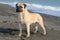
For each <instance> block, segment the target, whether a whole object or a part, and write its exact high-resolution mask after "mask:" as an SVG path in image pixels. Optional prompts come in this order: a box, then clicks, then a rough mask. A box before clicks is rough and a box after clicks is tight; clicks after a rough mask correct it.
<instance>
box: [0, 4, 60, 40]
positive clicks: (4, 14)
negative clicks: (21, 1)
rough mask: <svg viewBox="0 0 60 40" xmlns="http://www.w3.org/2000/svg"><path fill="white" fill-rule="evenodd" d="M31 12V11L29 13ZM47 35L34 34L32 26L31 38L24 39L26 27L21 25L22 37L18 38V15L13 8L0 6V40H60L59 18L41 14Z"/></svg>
mask: <svg viewBox="0 0 60 40" xmlns="http://www.w3.org/2000/svg"><path fill="white" fill-rule="evenodd" d="M30 12H32V11H30ZM39 14H40V15H42V17H43V19H44V25H45V27H46V30H47V35H46V36H44V35H42V33H43V30H42V29H41V28H40V27H39V31H38V32H37V33H36V34H34V28H33V27H32V26H34V24H33V25H32V26H31V37H30V38H27V37H26V27H25V24H23V35H22V37H19V36H18V34H19V26H18V13H16V10H15V8H14V7H11V6H9V5H5V4H0V40H60V17H56V16H51V15H46V14H42V13H39Z"/></svg>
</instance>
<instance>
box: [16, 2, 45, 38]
mask: <svg viewBox="0 0 60 40" xmlns="http://www.w3.org/2000/svg"><path fill="white" fill-rule="evenodd" d="M16 12H18V13H19V16H18V19H19V21H20V23H25V24H26V28H27V37H30V24H32V23H35V22H38V23H39V24H40V26H41V28H42V29H43V32H44V33H43V34H44V35H46V29H45V27H44V23H43V18H42V16H41V15H39V14H38V13H30V12H29V11H28V10H27V9H26V4H24V3H17V4H16ZM19 27H20V33H19V36H21V35H22V27H21V26H20V24H19ZM37 31H38V27H37V26H35V33H36V32H37Z"/></svg>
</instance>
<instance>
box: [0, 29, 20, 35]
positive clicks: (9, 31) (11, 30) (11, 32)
mask: <svg viewBox="0 0 60 40" xmlns="http://www.w3.org/2000/svg"><path fill="white" fill-rule="evenodd" d="M17 32H19V30H18V29H11V28H0V33H4V34H5V33H8V34H10V35H14V34H16V33H17Z"/></svg>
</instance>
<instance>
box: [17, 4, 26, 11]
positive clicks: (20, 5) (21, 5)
mask: <svg viewBox="0 0 60 40" xmlns="http://www.w3.org/2000/svg"><path fill="white" fill-rule="evenodd" d="M25 8H26V4H23V3H17V4H16V12H23V11H24V9H25Z"/></svg>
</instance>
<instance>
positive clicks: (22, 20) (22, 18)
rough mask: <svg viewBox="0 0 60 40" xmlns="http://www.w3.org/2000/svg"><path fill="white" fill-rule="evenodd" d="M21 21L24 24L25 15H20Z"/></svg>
mask: <svg viewBox="0 0 60 40" xmlns="http://www.w3.org/2000/svg"><path fill="white" fill-rule="evenodd" d="M19 21H20V22H24V15H23V13H20V14H19Z"/></svg>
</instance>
